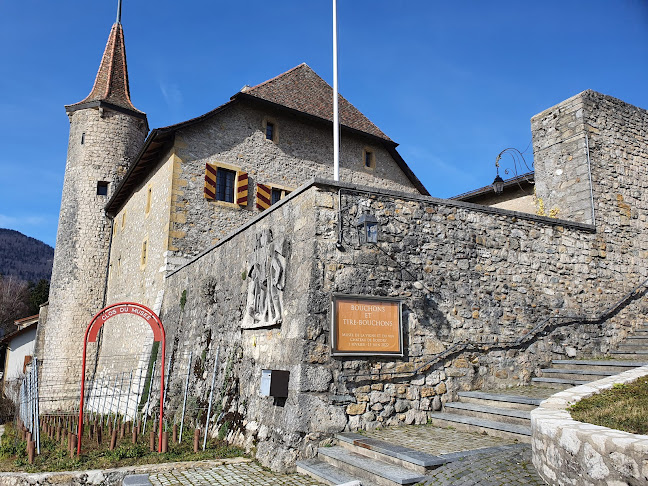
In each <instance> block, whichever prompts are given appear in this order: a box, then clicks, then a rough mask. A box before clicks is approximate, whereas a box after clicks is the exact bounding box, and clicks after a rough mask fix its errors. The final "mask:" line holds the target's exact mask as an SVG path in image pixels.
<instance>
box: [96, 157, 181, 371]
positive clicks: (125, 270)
mask: <svg viewBox="0 0 648 486" xmlns="http://www.w3.org/2000/svg"><path fill="white" fill-rule="evenodd" d="M176 159H177V157H176V155H175V154H173V153H170V154H167V156H165V157H163V158H162V160H161V161H160V163H159V165H158V167H157V169H156V170H155V171H153V172H152V173H151V174H150V176H149V177H148V178H146V179H145V180H144V181H143V182H142V183H141V184H140V185H139V187H137V188H136V189H135V190H134V191H133V194H132V196H131V197H130V198H129V200H128V202H127V203H126V204H125V205H124V207H123V208H122V209H121V210H120V211H119V212H118V213H117V215H116V216H115V219H114V225H113V237H112V244H111V251H110V266H109V268H110V271H109V277H108V291H107V299H106V301H107V303H109V304H113V303H116V302H123V301H129V302H137V303H140V304H143V305H145V306H147V307H149V308H150V309H152V310H153V311H154V312H156V313H157V312H159V310H160V306H161V303H162V294H163V293H164V277H165V270H166V256H167V254H168V253H167V250H168V243H169V213H170V206H171V196H172V194H171V191H172V179H173V169H174V164H175V163H176ZM144 242H146V261H145V262H144V263H143V261H142V257H143V255H142V253H143V251H144V250H143V245H144ZM151 338H152V332H151V329H150V328H149V326H148V325H147V324H146V323H145V322H144V321H143V320H142V319H141V318H139V317H135V316H120V317H119V321H116V322H113V321H110V323H109V324H108V325H107V326H106V327H105V328H104V331H103V338H102V354H101V360H102V363H103V364H102V366H100V371H110V372H113V371H122V370H121V369H120V366H129V365H131V363H128V362H127V361H125V360H123V359H114V356H115V355H118V356H129V355H136V356H137V355H141V354H142V352H143V351H144V353H145V354H146V353H148V351H149V350H150V345H151V343H152V340H151ZM131 369H132V368H131ZM124 371H126V370H124Z"/></svg>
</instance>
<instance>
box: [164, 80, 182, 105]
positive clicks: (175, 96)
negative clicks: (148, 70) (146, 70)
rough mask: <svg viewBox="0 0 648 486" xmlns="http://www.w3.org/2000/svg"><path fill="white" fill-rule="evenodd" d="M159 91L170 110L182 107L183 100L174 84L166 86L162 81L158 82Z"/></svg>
mask: <svg viewBox="0 0 648 486" xmlns="http://www.w3.org/2000/svg"><path fill="white" fill-rule="evenodd" d="M159 84H160V91H161V92H162V96H163V97H164V101H166V103H167V105H169V107H171V108H179V107H181V106H182V103H183V98H182V92H181V91H180V89H179V88H178V87H177V86H176V85H175V84H167V83H165V82H164V81H160V82H159Z"/></svg>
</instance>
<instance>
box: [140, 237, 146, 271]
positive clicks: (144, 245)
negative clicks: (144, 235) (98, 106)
mask: <svg viewBox="0 0 648 486" xmlns="http://www.w3.org/2000/svg"><path fill="white" fill-rule="evenodd" d="M146 243H147V240H144V241H143V242H142V261H141V264H142V265H146Z"/></svg>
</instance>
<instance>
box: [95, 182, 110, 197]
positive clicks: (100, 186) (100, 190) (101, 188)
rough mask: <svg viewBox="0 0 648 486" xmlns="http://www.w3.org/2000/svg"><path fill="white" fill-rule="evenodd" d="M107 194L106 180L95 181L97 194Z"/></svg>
mask: <svg viewBox="0 0 648 486" xmlns="http://www.w3.org/2000/svg"><path fill="white" fill-rule="evenodd" d="M107 195H108V183H107V182H106V181H99V182H97V196H107Z"/></svg>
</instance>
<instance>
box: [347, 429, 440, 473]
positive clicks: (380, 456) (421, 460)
mask: <svg viewBox="0 0 648 486" xmlns="http://www.w3.org/2000/svg"><path fill="white" fill-rule="evenodd" d="M335 438H336V439H337V440H338V445H339V446H341V447H344V448H345V449H348V450H350V451H352V452H355V453H357V454H361V455H363V456H367V457H370V458H371V459H376V460H379V461H383V462H387V463H389V464H394V465H396V466H402V467H404V468H406V469H409V470H411V471H415V472H417V473H421V474H425V473H427V472H428V471H430V470H432V469H435V468H437V467H439V466H441V465H443V464H445V463H446V462H448V461H447V460H445V459H442V458H441V457H439V456H433V455H432V454H427V453H425V452H421V451H417V450H415V449H410V448H409V447H404V446H400V445H395V444H390V443H389V442H385V441H383V440H379V439H373V438H370V437H365V436H364V435H361V434H356V433H354V432H342V433H340V434H336V436H335Z"/></svg>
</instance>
